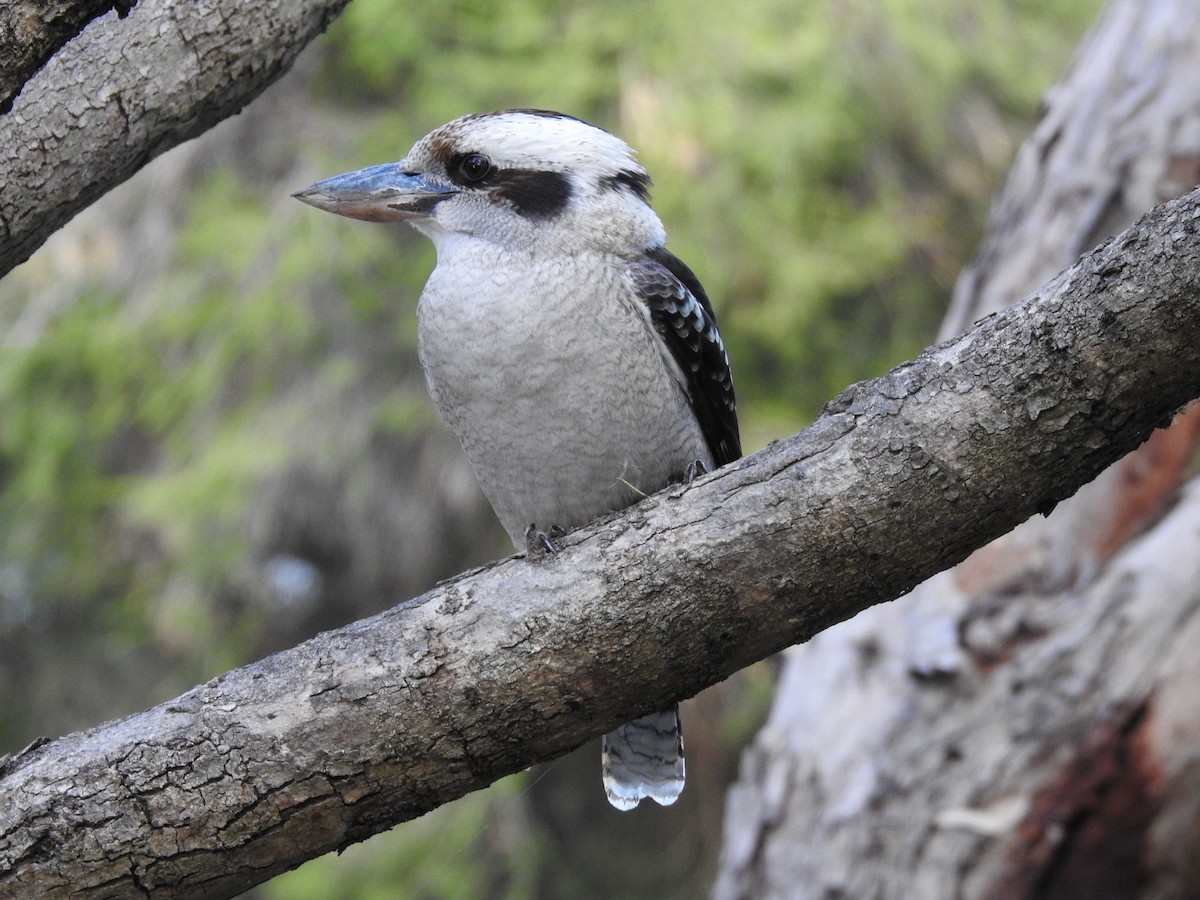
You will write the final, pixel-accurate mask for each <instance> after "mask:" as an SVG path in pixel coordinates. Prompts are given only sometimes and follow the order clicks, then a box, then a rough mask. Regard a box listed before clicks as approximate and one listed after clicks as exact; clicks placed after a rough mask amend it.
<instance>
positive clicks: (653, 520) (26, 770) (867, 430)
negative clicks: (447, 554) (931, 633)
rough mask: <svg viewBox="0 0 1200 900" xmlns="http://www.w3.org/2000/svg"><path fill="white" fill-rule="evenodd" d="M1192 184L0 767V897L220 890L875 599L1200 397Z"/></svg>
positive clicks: (382, 824)
mask: <svg viewBox="0 0 1200 900" xmlns="http://www.w3.org/2000/svg"><path fill="white" fill-rule="evenodd" d="M1198 226H1200V192H1197V193H1193V194H1191V195H1189V196H1188V197H1186V198H1184V199H1183V200H1180V201H1176V202H1173V203H1171V204H1167V205H1165V206H1163V207H1160V208H1158V209H1156V210H1155V211H1153V212H1152V213H1151V214H1150V215H1149V216H1147V217H1146V218H1145V219H1143V220H1142V221H1141V222H1140V223H1138V224H1137V225H1136V226H1135V227H1133V228H1132V229H1130V230H1129V231H1127V232H1125V233H1124V234H1123V235H1121V236H1120V237H1119V238H1117V239H1115V240H1114V241H1112V242H1109V243H1108V244H1106V245H1105V246H1103V247H1102V248H1100V249H1099V250H1097V251H1095V252H1094V253H1092V254H1091V255H1089V256H1088V257H1086V258H1085V259H1084V260H1083V261H1082V262H1081V263H1080V264H1079V265H1077V266H1076V267H1074V268H1073V269H1071V270H1069V271H1068V272H1066V273H1064V274H1063V275H1061V276H1059V277H1058V278H1056V279H1055V280H1054V281H1053V282H1052V283H1051V284H1050V285H1048V286H1047V287H1045V288H1043V289H1042V290H1041V291H1039V292H1038V293H1037V294H1036V295H1034V296H1033V297H1032V298H1030V300H1029V301H1027V302H1026V303H1024V304H1022V305H1020V306H1018V307H1014V308H1012V309H1010V310H1007V311H1005V312H1003V313H999V314H997V315H994V316H991V317H989V318H987V319H985V320H984V321H983V322H981V323H979V324H978V325H976V326H975V327H974V328H973V329H972V330H971V331H969V332H968V333H966V334H965V335H963V336H962V337H960V338H957V339H955V340H953V341H950V342H948V343H945V344H942V345H939V346H937V347H934V348H932V349H930V350H928V351H926V353H924V354H923V355H922V356H921V357H920V358H918V359H917V360H915V361H913V362H910V363H906V364H904V365H902V366H900V367H898V368H897V369H895V370H894V371H892V372H890V373H889V374H887V375H885V376H884V377H882V378H879V379H876V380H874V381H871V382H866V383H863V384H859V385H855V386H853V387H851V388H849V389H848V390H846V391H845V392H843V394H842V395H841V396H839V397H838V398H837V399H836V400H834V401H833V402H832V403H831V404H829V406H828V407H827V409H826V410H825V412H824V413H823V414H822V416H821V417H820V418H819V419H818V421H817V422H816V423H815V424H814V425H813V426H812V427H810V428H809V429H807V430H806V431H804V432H802V433H801V434H799V435H796V436H795V437H792V438H789V439H788V440H786V441H783V442H780V443H777V444H774V445H772V446H770V447H768V448H767V449H765V450H763V451H761V452H759V453H757V454H754V455H753V456H751V457H748V458H747V459H745V460H742V461H741V462H739V463H737V464H735V465H733V466H731V467H728V468H727V469H724V470H722V471H720V472H718V473H716V474H715V475H713V476H710V477H708V478H705V479H703V480H702V481H701V482H699V483H697V484H696V485H694V486H692V487H690V488H687V489H683V488H678V489H675V490H671V491H667V492H664V493H661V494H659V495H657V496H655V497H654V498H652V499H650V500H649V501H647V502H644V503H642V504H640V505H639V506H637V507H635V508H633V509H632V510H630V511H627V512H626V513H625V514H623V515H620V516H617V517H613V518H611V519H609V520H607V521H604V522H601V523H598V524H596V525H594V526H592V527H589V528H587V529H583V530H581V531H579V532H577V533H576V534H574V535H572V536H571V537H570V538H568V540H567V542H566V544H567V546H566V548H565V549H564V551H563V552H562V553H561V554H559V555H557V556H555V557H550V558H548V559H545V560H542V561H540V562H537V563H533V562H527V561H525V560H523V559H515V560H509V561H506V562H502V563H499V564H496V565H493V566H490V567H488V568H486V569H483V570H480V571H477V572H473V573H468V574H466V575H463V576H460V577H459V578H457V579H454V580H453V581H451V582H448V583H446V584H444V585H442V586H439V587H438V588H436V589H435V590H433V591H431V592H430V593H428V594H426V595H424V596H423V597H419V598H417V599H415V600H412V601H410V602H408V603H404V604H402V605H400V606H398V607H396V608H395V609H392V610H390V611H389V612H386V613H384V614H382V615H379V616H376V617H374V618H373V619H370V620H366V621H363V622H359V623H356V624H354V625H351V626H349V627H347V628H343V629H341V630H339V631H335V632H330V633H328V634H325V635H322V636H320V637H318V638H315V639H314V640H312V641H309V642H308V643H305V644H303V645H301V646H300V647H297V648H295V649H293V650H290V651H287V652H285V653H281V654H278V655H276V656H272V657H270V658H268V659H266V660H263V661H261V662H259V663H256V664H255V665H252V666H248V667H246V668H244V669H240V670H237V671H234V672H231V673H229V674H227V675H225V676H222V677H221V678H219V679H216V680H215V681H212V682H210V683H208V684H205V685H202V686H200V687H198V688H195V689H194V690H192V691H190V692H188V693H187V694H185V695H183V696H182V697H179V698H178V699H176V700H174V701H172V702H170V703H166V704H164V705H162V706H159V707H156V708H154V709H151V710H149V711H147V712H144V713H141V714H139V715H136V716H132V717H130V718H128V719H124V720H122V721H119V722H115V723H111V724H109V725H104V726H101V727H99V728H96V729H94V730H92V731H90V732H86V733H83V734H76V735H71V736H68V737H66V738H62V739H60V740H57V741H53V742H50V743H47V744H45V745H43V746H39V747H36V748H33V749H31V750H29V751H27V752H25V753H23V754H20V755H18V757H16V758H15V759H12V760H10V761H9V762H8V763H7V765H6V767H5V768H4V770H3V772H2V773H0V893H3V892H4V891H5V890H12V889H18V890H25V891H29V892H32V895H52V894H53V893H54V892H55V891H64V890H65V889H67V888H72V889H74V890H75V891H77V892H78V894H77V895H78V896H85V897H86V896H97V897H98V896H104V897H125V896H129V897H134V896H144V895H145V894H146V893H147V892H149V893H150V894H152V895H153V896H159V897H217V896H228V895H231V894H234V893H236V892H238V891H241V890H244V889H245V888H247V887H248V886H250V885H252V884H254V883H257V882H259V881H263V880H265V879H267V878H269V877H270V876H272V875H274V874H276V873H278V872H281V871H284V870H286V869H288V868H291V867H293V866H295V865H297V864H299V863H300V862H302V861H303V860H305V859H307V858H310V857H313V856H316V855H318V854H320V853H323V852H325V851H328V850H331V849H334V848H338V847H343V846H345V845H347V844H349V843H351V842H354V841H357V840H361V839H363V838H365V837H367V836H368V835H370V834H373V833H375V832H377V831H380V830H383V829H385V828H388V827H389V826H391V825H393V824H395V823H396V822H400V821H403V820H405V819H408V818H412V817H414V816H418V815H420V814H421V813H423V812H426V811H427V810H429V809H432V808H433V807H435V806H437V805H439V804H441V803H444V802H446V801H447V800H450V799H453V798H455V797H458V796H461V795H462V794H464V793H466V792H468V791H471V790H474V789H476V788H479V787H482V786H484V785H486V784H488V783H490V782H491V781H493V780H495V779H496V778H499V777H500V776H502V775H505V774H507V773H510V772H513V771H516V770H519V769H522V768H524V767H526V766H529V765H530V764H532V763H535V762H538V761H540V760H545V759H549V758H551V757H553V756H556V755H558V754H561V753H563V752H565V751H567V750H569V749H571V748H572V747H574V746H576V745H578V744H579V743H580V742H582V741H584V740H586V739H588V738H590V737H592V736H595V735H598V734H601V733H602V732H605V731H607V730H609V729H610V728H612V727H613V726H614V725H616V724H617V723H619V722H620V721H622V720H625V719H628V718H630V717H632V716H635V715H637V714H640V713H644V712H647V711H649V710H651V709H655V708H659V707H662V706H663V705H665V704H666V703H668V702H670V701H672V700H675V699H678V698H680V697H684V696H687V695H690V694H693V693H695V692H697V691H699V690H701V689H702V688H704V687H706V686H708V685H710V684H713V683H714V682H716V681H719V680H721V679H723V678H725V677H726V676H728V675H729V674H730V673H732V672H734V671H736V670H737V669H739V668H741V667H742V666H745V665H747V664H748V663H750V662H753V661H755V660H758V659H761V658H763V657H765V656H767V655H769V654H771V653H774V652H775V651H777V650H779V649H781V648H782V647H785V646H787V645H789V644H791V643H795V642H797V641H803V640H805V639H807V638H809V637H811V636H812V635H813V634H815V633H816V632H818V631H819V630H821V629H822V628H825V627H827V626H828V625H830V624H832V623H834V622H838V621H842V620H844V619H846V618H848V617H850V616H852V615H854V614H855V613H856V612H858V611H859V610H861V609H863V608H865V607H867V606H869V605H871V604H874V603H879V602H883V601H886V600H889V599H891V598H893V597H895V596H898V595H899V594H902V593H903V592H905V591H906V590H908V589H909V588H911V587H912V586H913V585H915V584H917V583H918V582H920V581H921V580H923V579H924V578H926V577H928V576H929V575H931V574H932V573H934V572H936V571H939V570H941V569H943V568H945V567H947V566H949V565H951V564H953V563H955V562H957V561H958V560H960V559H962V558H963V557H964V556H965V555H966V554H967V553H968V552H969V551H970V550H971V549H972V548H974V547H976V546H978V545H980V544H983V543H985V542H987V541H988V540H990V539H992V538H994V537H995V536H997V535H999V534H1001V533H1003V532H1004V531H1006V530H1008V529H1009V528H1012V527H1013V526H1014V525H1016V524H1017V523H1019V522H1020V521H1022V520H1023V519H1025V518H1026V517H1028V516H1029V515H1031V514H1033V513H1035V512H1044V511H1046V510H1048V509H1050V508H1051V507H1052V506H1053V505H1054V503H1055V502H1056V501H1057V500H1059V499H1061V498H1063V497H1066V496H1068V495H1070V494H1071V493H1072V492H1074V491H1075V490H1076V489H1077V488H1078V487H1079V486H1080V485H1082V484H1084V483H1085V482H1087V481H1088V480H1089V479H1090V478H1092V477H1093V476H1094V475H1095V474H1096V473H1098V472H1099V471H1100V470H1102V469H1103V468H1104V467H1105V466H1107V465H1108V464H1110V463H1111V462H1113V461H1114V460H1115V459H1117V458H1119V457H1120V456H1121V455H1123V454H1124V453H1126V452H1127V451H1128V450H1130V449H1131V448H1133V447H1135V446H1137V445H1138V444H1139V443H1140V442H1141V441H1143V440H1144V439H1145V438H1146V437H1147V435H1148V434H1149V433H1150V432H1151V431H1152V430H1153V429H1154V428H1155V427H1156V426H1157V425H1159V424H1161V423H1163V422H1166V421H1167V420H1168V419H1169V418H1170V416H1171V414H1172V413H1173V411H1174V410H1176V409H1177V408H1178V407H1180V406H1181V405H1182V404H1184V403H1186V402H1187V401H1189V400H1190V399H1192V398H1193V397H1195V396H1196V395H1198V394H1200V227H1198Z"/></svg>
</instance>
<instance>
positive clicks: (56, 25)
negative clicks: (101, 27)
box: [0, 0, 137, 115]
mask: <svg viewBox="0 0 1200 900" xmlns="http://www.w3.org/2000/svg"><path fill="white" fill-rule="evenodd" d="M135 2H137V0H125V2H121V0H12V2H11V3H6V4H5V5H4V8H3V9H0V59H3V60H5V64H4V68H3V69H2V70H0V115H3V114H4V113H6V112H8V111H9V110H10V109H12V102H13V98H14V97H16V96H17V94H18V93H20V90H21V86H22V85H23V84H25V82H26V81H28V80H29V77H30V76H31V75H32V74H33V73H34V72H36V71H37V70H38V69H40V68H41V67H42V65H43V64H45V62H46V60H48V59H49V58H50V57H51V56H53V55H54V54H55V53H57V52H58V50H59V48H60V47H62V45H63V44H65V43H66V42H67V41H69V40H71V39H72V38H73V37H75V35H77V34H79V32H81V31H83V28H84V26H85V25H87V23H88V22H90V21H92V19H94V18H96V17H97V16H102V15H104V14H105V13H106V12H108V11H109V10H116V12H117V14H118V15H125V14H126V13H128V12H129V8H130V7H131V6H133V4H134V3H135Z"/></svg>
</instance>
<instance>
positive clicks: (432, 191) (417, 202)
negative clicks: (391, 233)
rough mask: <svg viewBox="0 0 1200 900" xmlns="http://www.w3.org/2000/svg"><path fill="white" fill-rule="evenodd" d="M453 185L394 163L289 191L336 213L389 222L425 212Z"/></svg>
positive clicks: (444, 195) (448, 193) (303, 199)
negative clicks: (426, 177)
mask: <svg viewBox="0 0 1200 900" xmlns="http://www.w3.org/2000/svg"><path fill="white" fill-rule="evenodd" d="M455 193H457V191H456V190H455V189H454V188H451V187H443V186H442V185H438V184H431V183H430V182H429V181H427V180H426V179H425V176H423V175H415V174H413V173H411V172H404V171H403V170H402V169H401V168H400V166H399V165H398V164H396V163H385V164H384V165H381V166H369V167H367V168H365V169H358V170H356V171H354V172H346V173H345V174H344V175H334V176H333V177H332V178H326V179H325V180H324V181H318V182H317V183H316V184H314V185H312V186H311V187H306V188H304V190H301V191H296V193H294V194H292V196H293V197H295V198H296V199H297V200H302V201H304V202H305V203H307V204H308V205H309V206H315V207H317V209H324V210H326V211H328V212H331V213H337V214H338V215H339V216H349V217H350V218H352V219H365V220H366V221H368V222H390V221H395V220H397V219H412V218H415V217H417V216H424V215H428V214H429V212H430V211H431V210H432V209H433V208H434V207H435V206H436V205H437V204H438V203H439V202H440V201H442V200H445V199H446V198H447V197H450V196H452V195H454V194H455Z"/></svg>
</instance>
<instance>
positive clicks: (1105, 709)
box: [715, 0, 1200, 900]
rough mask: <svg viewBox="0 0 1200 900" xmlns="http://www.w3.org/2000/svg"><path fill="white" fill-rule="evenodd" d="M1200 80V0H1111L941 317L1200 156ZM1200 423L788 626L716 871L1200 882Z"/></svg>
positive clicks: (770, 881)
mask: <svg viewBox="0 0 1200 900" xmlns="http://www.w3.org/2000/svg"><path fill="white" fill-rule="evenodd" d="M1198 83H1200V8H1198V7H1197V6H1196V4H1194V3H1190V2H1181V0H1150V2H1143V0H1116V2H1113V3H1111V4H1110V5H1109V7H1108V8H1107V9H1106V10H1105V13H1104V15H1103V16H1102V17H1101V19H1100V21H1099V22H1098V24H1097V25H1096V27H1095V28H1094V29H1093V31H1092V33H1091V34H1090V35H1089V37H1088V38H1087V39H1086V40H1085V41H1084V43H1083V45H1082V46H1081V48H1080V50H1079V52H1078V55H1077V57H1076V60H1075V62H1074V64H1073V66H1072V69H1071V71H1070V72H1069V73H1068V75H1067V76H1066V77H1065V78H1064V80H1063V82H1062V83H1061V84H1060V85H1059V86H1058V87H1056V88H1055V89H1054V90H1053V91H1052V92H1051V93H1050V94H1049V96H1048V98H1047V104H1046V111H1045V114H1044V116H1043V118H1042V121H1041V122H1040V123H1039V125H1038V127H1037V129H1036V130H1035V132H1034V133H1033V135H1032V136H1031V137H1030V138H1029V140H1028V141H1027V142H1026V144H1025V146H1024V147H1023V148H1022V150H1021V153H1020V154H1019V156H1018V158H1017V160H1016V163H1015V164H1014V167H1013V172H1012V175H1011V177H1010V179H1009V182H1008V184H1007V186H1006V188H1005V191H1004V194H1003V195H1002V196H1001V198H1000V199H999V200H998V202H997V204H996V206H995V209H994V210H993V214H992V217H991V220H990V223H989V229H988V234H987V236H986V238H985V240H984V242H983V245H982V247H981V249H980V252H979V254H978V256H977V258H976V260H975V261H974V262H973V264H972V265H971V266H970V267H969V268H968V269H967V271H966V272H964V274H963V277H962V278H961V279H960V281H959V283H958V286H957V290H956V294H955V299H954V303H953V305H952V308H951V311H950V313H949V315H948V316H947V320H946V324H945V326H944V328H943V334H944V335H949V334H957V333H959V332H960V331H961V330H963V329H964V328H965V327H966V326H967V325H968V324H969V323H970V322H971V321H973V320H974V319H976V318H978V317H980V316H984V315H987V314H989V313H992V312H995V311H996V310H999V309H1002V308H1004V307H1005V306H1007V305H1008V304H1010V303H1013V302H1015V301H1016V300H1018V299H1019V298H1020V296H1021V294H1022V293H1023V292H1024V291H1026V290H1028V289H1029V288H1030V287H1031V286H1032V285H1035V284H1038V283H1040V282H1041V281H1043V280H1044V279H1045V278H1046V277H1048V276H1049V275H1050V274H1051V273H1053V272H1055V271H1058V270H1059V269H1060V268H1061V267H1062V266H1064V265H1066V264H1067V263H1068V262H1069V261H1070V260H1071V259H1073V258H1074V257H1075V255H1076V254H1077V253H1079V252H1080V250H1081V249H1083V248H1085V247H1088V246H1091V245H1092V244H1093V243H1095V242H1097V241H1099V240H1102V239H1103V238H1104V237H1105V236H1106V235H1108V234H1111V233H1112V232H1113V231H1115V230H1117V229H1119V228H1122V227H1124V226H1125V225H1126V224H1127V223H1128V222H1129V221H1131V220H1132V219H1133V217H1134V216H1136V215H1137V214H1139V213H1140V212H1141V211H1143V210H1145V209H1147V208H1149V207H1150V206H1151V205H1152V204H1154V203H1155V202H1158V201H1160V200H1162V199H1163V198H1165V197H1169V196H1173V195H1175V194H1178V193H1179V192H1180V191H1182V190H1189V189H1190V187H1191V186H1192V185H1194V184H1196V183H1197V182H1198V181H1200V95H1197V93H1196V91H1195V86H1196V84H1198ZM1179 364H1183V363H1182V362H1181V361H1180V360H1178V359H1177V358H1175V357H1173V356H1170V355H1168V356H1164V357H1162V358H1161V359H1160V360H1159V362H1158V365H1160V366H1173V365H1179ZM1111 371H1112V377H1113V378H1116V379H1119V378H1122V377H1124V375H1123V374H1122V373H1121V372H1119V371H1118V370H1117V369H1113V370H1111ZM1144 399H1145V402H1153V399H1154V398H1153V394H1152V393H1148V394H1146V395H1145V398H1144ZM967 427H970V426H969V425H968V426H967ZM1198 435H1200V411H1198V410H1196V409H1193V410H1192V411H1191V412H1190V413H1187V414H1185V415H1182V416H1180V417H1179V419H1178V420H1177V422H1176V424H1175V425H1174V426H1173V427H1172V428H1170V429H1168V430H1165V431H1161V432H1158V433H1156V434H1155V436H1154V438H1153V439H1152V440H1151V441H1150V442H1149V443H1148V444H1146V445H1145V446H1144V447H1143V448H1141V449H1140V450H1139V451H1138V452H1136V453H1134V454H1132V455H1131V456H1129V457H1126V458H1125V459H1124V460H1122V461H1121V462H1120V463H1119V464H1117V465H1115V466H1113V467H1111V468H1110V469H1108V470H1107V471H1106V472H1105V473H1103V474H1102V475H1101V476H1100V477H1099V478H1098V479H1096V480H1095V481H1093V482H1092V483H1090V484H1088V485H1087V486H1085V487H1084V488H1083V489H1082V490H1080V491H1079V493H1078V494H1077V495H1076V496H1074V497H1072V498H1071V499H1070V500H1069V501H1067V502H1065V503H1063V504H1061V505H1060V506H1059V507H1058V508H1057V509H1056V510H1055V511H1054V513H1053V514H1052V515H1050V516H1048V517H1044V518H1043V517H1038V518H1035V519H1033V520H1031V521H1030V522H1028V523H1025V524H1024V525H1022V526H1021V527H1020V528H1017V529H1016V530H1015V531H1013V532H1011V533H1010V534H1008V535H1006V536H1005V537H1003V538H1001V539H999V540H997V541H995V542H993V543H991V544H990V545H988V546H987V547H986V548H984V549H982V550H980V551H978V552H977V553H975V554H973V555H972V556H971V558H970V559H969V560H967V561H966V562H964V563H963V564H962V565H960V566H958V567H957V568H955V569H954V570H952V571H949V572H946V573H943V574H941V575H939V576H937V577H936V578H934V579H932V580H931V581H930V582H927V583H926V584H923V585H921V586H920V587H918V588H917V589H916V590H915V591H914V592H913V594H912V595H911V596H909V597H906V598H904V599H903V600H901V601H898V602H897V603H896V604H893V605H891V606H888V607H880V608H876V609H872V610H870V611H869V612H868V613H867V614H865V615H863V616H860V617H859V618H857V619H856V620H855V621H854V622H850V623H846V624H845V625H844V626H840V627H838V628H835V629H831V630H830V631H828V632H826V633H824V634H822V635H820V636H819V638H818V639H816V640H814V641H811V642H809V643H808V644H806V645H805V646H803V647H797V648H794V649H793V650H791V651H789V653H788V655H787V660H786V663H785V666H784V670H783V674H782V676H781V680H780V684H779V690H778V693H777V698H776V702H775V707H774V709H773V711H772V714H771V717H770V720H769V721H768V723H767V725H766V726H765V727H764V728H763V730H762V732H761V733H760V734H759V736H758V737H757V739H756V740H755V743H754V745H753V746H752V748H750V749H749V750H748V751H747V753H746V755H745V757H744V759H743V765H742V774H741V777H740V780H739V782H738V784H737V785H736V786H735V788H734V789H733V790H732V791H731V794H730V799H729V805H728V809H727V815H726V822H725V848H724V851H723V857H722V861H721V870H720V875H719V877H718V882H717V886H716V889H715V895H716V896H717V897H719V898H733V897H739V898H740V897H755V898H760V897H765V898H771V897H831V896H846V897H855V898H908V897H932V898H940V897H963V898H987V897H1004V898H1015V897H1046V898H1051V897H1053V898H1061V897H1088V898H1107V897H1113V898H1122V900H1131V898H1139V897H1141V898H1150V897H1163V898H1165V897H1180V898H1182V897H1193V896H1197V894H1200V866H1198V865H1197V863H1196V860H1195V853H1194V849H1195V830H1194V829H1195V823H1196V821H1197V815H1198V813H1200V763H1197V760H1198V759H1200V692H1197V690H1196V685H1197V684H1198V683H1200V682H1198V680H1197V678H1198V676H1200V671H1198V670H1197V667H1196V663H1195V659H1196V654H1195V647H1196V641H1197V637H1198V635H1200V569H1198V565H1200V563H1198V561H1200V482H1193V483H1192V484H1190V485H1188V486H1187V487H1186V488H1185V489H1184V490H1183V491H1182V492H1180V483H1181V480H1182V479H1183V478H1184V477H1185V475H1186V472H1187V466H1188V460H1189V459H1190V458H1191V456H1192V454H1193V452H1194V448H1195V446H1196V441H1197V437H1198Z"/></svg>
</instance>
